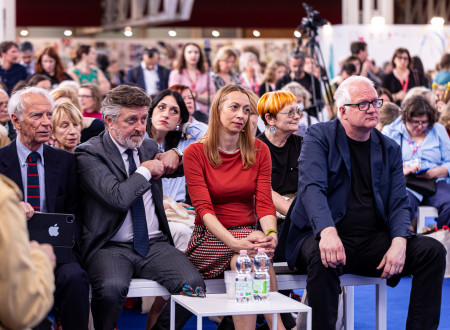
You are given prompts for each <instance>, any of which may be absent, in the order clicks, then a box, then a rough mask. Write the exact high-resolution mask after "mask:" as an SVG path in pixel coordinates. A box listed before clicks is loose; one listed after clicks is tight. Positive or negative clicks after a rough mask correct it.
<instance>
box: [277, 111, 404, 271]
mask: <svg viewBox="0 0 450 330" xmlns="http://www.w3.org/2000/svg"><path fill="white" fill-rule="evenodd" d="M370 162H371V164H370V171H371V174H372V188H373V194H374V198H375V205H376V208H375V210H373V211H374V212H376V213H377V215H378V216H379V217H380V219H382V220H383V221H384V222H385V223H386V227H387V229H388V230H389V233H390V234H391V237H398V236H400V237H408V236H410V235H411V233H410V230H409V226H410V220H409V214H410V207H409V200H408V195H407V193H406V187H405V179H404V176H403V163H402V155H401V150H400V147H399V145H398V144H397V143H395V141H393V140H391V139H390V138H388V137H386V136H384V135H383V134H382V133H380V132H379V131H378V130H377V129H373V130H372V132H371V134H370ZM298 168H299V185H298V196H297V198H296V199H295V200H294V202H293V203H292V205H291V209H290V210H289V213H288V215H287V217H286V220H285V223H284V225H283V230H282V232H281V235H280V243H279V246H278V251H277V253H279V254H280V255H281V257H283V256H285V257H286V260H287V262H288V264H289V266H290V267H291V268H292V267H294V265H295V262H296V260H297V256H298V252H299V249H300V247H301V244H302V243H303V240H304V239H305V238H306V237H307V236H308V235H310V234H311V233H313V234H314V235H315V236H316V237H319V234H320V232H321V230H322V229H324V228H326V227H329V226H334V225H335V224H336V223H338V222H339V221H340V220H341V219H342V218H343V217H344V216H345V214H346V211H347V202H348V195H349V192H350V178H351V162H350V151H349V147H348V140H347V134H346V132H345V130H344V127H343V126H342V124H341V123H340V121H339V120H338V119H335V120H332V121H330V122H326V123H319V124H316V125H312V126H310V127H309V128H308V130H307V132H306V135H305V137H304V139H303V145H302V151H301V153H300V157H299V166H298Z"/></svg>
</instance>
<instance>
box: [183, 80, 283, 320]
mask: <svg viewBox="0 0 450 330" xmlns="http://www.w3.org/2000/svg"><path fill="white" fill-rule="evenodd" d="M183 163H184V171H185V175H186V183H187V186H188V190H189V194H190V196H191V200H192V204H193V205H194V207H195V211H196V218H195V227H194V233H193V234H192V237H191V240H190V242H189V245H188V248H187V250H186V254H187V256H188V257H189V259H190V260H191V261H192V263H193V264H194V265H195V266H196V268H197V269H198V270H199V272H200V273H201V274H202V276H203V278H215V277H218V276H221V275H223V273H224V272H225V270H228V269H230V268H231V269H234V268H235V262H236V259H237V257H238V255H239V251H240V250H247V251H248V255H249V256H250V257H251V258H253V257H254V256H255V255H256V253H257V249H258V248H265V249H266V253H267V254H268V256H269V258H271V257H273V253H274V250H275V247H276V245H277V243H278V235H277V230H276V219H275V208H274V206H273V203H272V198H271V188H270V172H271V171H270V167H271V166H270V153H269V148H268V147H267V146H266V145H265V144H264V143H262V142H261V141H259V140H255V139H254V138H253V130H252V127H251V122H250V98H249V94H248V92H247V90H245V89H243V88H242V87H240V86H238V85H227V86H225V87H222V88H221V89H220V90H219V91H218V92H217V94H216V96H215V97H214V100H213V102H212V106H211V114H210V123H209V128H208V131H207V132H206V135H205V136H204V137H203V139H201V140H200V141H198V142H197V143H193V144H191V145H190V146H189V147H187V148H186V150H185V152H184V156H183ZM255 211H256V212H255ZM257 216H258V218H259V223H260V224H261V227H262V229H263V231H258V230H256V229H255V226H256V224H257V221H258V218H257ZM269 273H270V280H271V283H270V285H271V287H270V289H271V291H277V285H276V277H275V273H274V271H273V267H271V268H270V270H269ZM266 319H267V320H268V324H269V325H270V324H271V322H270V321H271V315H266ZM269 320H270V321H269ZM233 321H234V326H235V328H236V329H254V328H255V322H256V315H240V316H233ZM278 328H279V329H284V327H283V324H282V322H281V319H280V317H279V316H278Z"/></svg>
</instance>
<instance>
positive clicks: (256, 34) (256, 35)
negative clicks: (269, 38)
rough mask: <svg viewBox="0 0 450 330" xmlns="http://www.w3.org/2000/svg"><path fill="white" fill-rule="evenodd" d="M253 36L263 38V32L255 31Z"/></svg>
mask: <svg viewBox="0 0 450 330" xmlns="http://www.w3.org/2000/svg"><path fill="white" fill-rule="evenodd" d="M253 36H254V37H256V38H258V37H260V36H261V32H259V31H258V30H253Z"/></svg>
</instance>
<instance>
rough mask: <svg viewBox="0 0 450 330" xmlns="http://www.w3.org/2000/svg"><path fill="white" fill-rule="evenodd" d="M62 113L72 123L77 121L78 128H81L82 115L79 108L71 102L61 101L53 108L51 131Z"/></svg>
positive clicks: (58, 121) (59, 120) (60, 118)
mask: <svg viewBox="0 0 450 330" xmlns="http://www.w3.org/2000/svg"><path fill="white" fill-rule="evenodd" d="M64 115H66V116H67V117H69V119H70V120H71V121H73V122H74V123H78V124H79V125H80V128H81V129H83V115H82V114H81V111H80V109H78V108H77V107H76V106H75V105H74V104H73V103H72V102H62V103H60V104H57V105H56V106H55V109H54V110H53V133H54V132H55V128H56V126H58V124H59V123H60V122H61V120H62V117H63V116H64Z"/></svg>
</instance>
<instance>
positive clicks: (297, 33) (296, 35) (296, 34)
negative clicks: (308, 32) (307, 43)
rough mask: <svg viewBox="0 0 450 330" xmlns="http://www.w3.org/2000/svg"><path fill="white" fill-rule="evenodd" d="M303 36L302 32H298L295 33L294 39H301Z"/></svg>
mask: <svg viewBox="0 0 450 330" xmlns="http://www.w3.org/2000/svg"><path fill="white" fill-rule="evenodd" d="M301 36H302V34H301V33H300V31H297V30H295V31H294V37H296V38H300V37H301Z"/></svg>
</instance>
